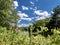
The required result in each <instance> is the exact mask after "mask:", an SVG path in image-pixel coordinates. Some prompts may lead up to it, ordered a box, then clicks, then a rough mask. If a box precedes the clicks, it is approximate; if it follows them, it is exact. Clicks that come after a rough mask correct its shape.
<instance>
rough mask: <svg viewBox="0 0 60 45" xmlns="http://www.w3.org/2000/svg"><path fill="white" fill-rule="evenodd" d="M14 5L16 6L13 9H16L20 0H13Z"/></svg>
mask: <svg viewBox="0 0 60 45" xmlns="http://www.w3.org/2000/svg"><path fill="white" fill-rule="evenodd" d="M12 6H14V8H13V9H16V8H17V7H18V2H17V1H13V5H12Z"/></svg>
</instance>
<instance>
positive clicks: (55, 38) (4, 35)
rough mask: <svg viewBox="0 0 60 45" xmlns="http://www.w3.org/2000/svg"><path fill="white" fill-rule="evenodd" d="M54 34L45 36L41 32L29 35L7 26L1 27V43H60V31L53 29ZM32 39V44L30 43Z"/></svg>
mask: <svg viewBox="0 0 60 45" xmlns="http://www.w3.org/2000/svg"><path fill="white" fill-rule="evenodd" d="M52 30H53V33H54V34H53V35H52V36H50V35H48V37H44V36H43V35H41V34H39V35H37V36H33V35H32V36H31V40H30V37H28V36H27V35H28V34H27V32H24V34H21V32H22V31H20V30H18V31H17V32H15V31H14V30H7V29H6V28H5V27H4V28H2V27H0V45H60V35H59V34H58V32H59V31H57V30H55V29H52ZM30 41H31V44H30Z"/></svg>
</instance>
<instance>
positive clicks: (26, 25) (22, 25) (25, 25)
mask: <svg viewBox="0 0 60 45" xmlns="http://www.w3.org/2000/svg"><path fill="white" fill-rule="evenodd" d="M29 25H32V24H31V23H29V24H19V25H18V27H28V26H29Z"/></svg>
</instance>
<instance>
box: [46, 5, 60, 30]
mask: <svg viewBox="0 0 60 45" xmlns="http://www.w3.org/2000/svg"><path fill="white" fill-rule="evenodd" d="M53 12H54V13H53V14H52V17H51V20H50V21H49V22H48V23H47V24H46V27H48V29H53V28H56V29H57V28H60V6H57V7H56V8H54V9H53Z"/></svg>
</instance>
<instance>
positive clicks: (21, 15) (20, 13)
mask: <svg viewBox="0 0 60 45" xmlns="http://www.w3.org/2000/svg"><path fill="white" fill-rule="evenodd" d="M18 15H19V16H20V18H22V17H28V15H27V14H25V13H22V12H21V11H18Z"/></svg>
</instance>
